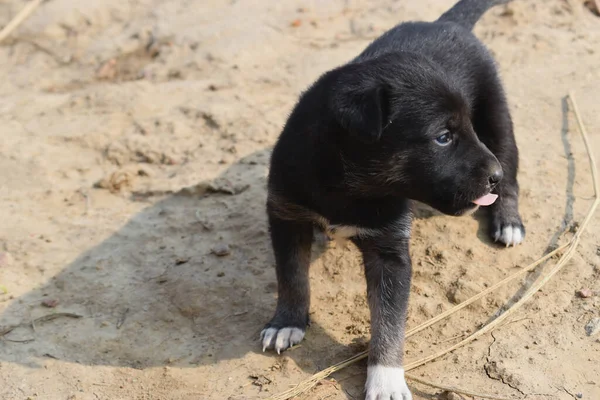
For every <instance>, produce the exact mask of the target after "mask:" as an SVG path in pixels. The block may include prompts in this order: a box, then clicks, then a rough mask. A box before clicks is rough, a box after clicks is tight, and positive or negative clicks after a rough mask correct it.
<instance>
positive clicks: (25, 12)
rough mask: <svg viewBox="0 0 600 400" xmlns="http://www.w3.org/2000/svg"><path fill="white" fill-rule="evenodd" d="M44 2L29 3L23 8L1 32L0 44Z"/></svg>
mask: <svg viewBox="0 0 600 400" xmlns="http://www.w3.org/2000/svg"><path fill="white" fill-rule="evenodd" d="M42 1H44V0H33V1H31V2H30V3H27V5H25V7H23V9H22V10H21V11H19V13H18V14H17V15H15V17H14V18H13V19H12V20H11V21H10V22H9V23H8V24H6V26H5V27H4V28H3V29H2V30H1V31H0V42H2V41H3V40H4V39H6V38H7V37H8V35H10V34H11V33H12V31H14V30H15V29H17V28H18V26H19V25H21V24H22V23H23V21H25V20H26V19H27V17H29V15H31V13H32V12H34V11H35V9H36V8H38V7H39V5H40V4H42Z"/></svg>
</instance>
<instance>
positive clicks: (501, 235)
mask: <svg viewBox="0 0 600 400" xmlns="http://www.w3.org/2000/svg"><path fill="white" fill-rule="evenodd" d="M523 237H524V235H523V230H522V229H521V228H520V227H518V226H515V225H508V226H505V227H504V228H502V229H498V230H497V231H496V232H495V233H494V240H495V241H496V242H501V243H504V244H505V245H506V247H508V246H516V245H518V244H520V243H521V242H522V241H523Z"/></svg>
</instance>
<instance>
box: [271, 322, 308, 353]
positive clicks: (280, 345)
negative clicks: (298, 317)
mask: <svg viewBox="0 0 600 400" xmlns="http://www.w3.org/2000/svg"><path fill="white" fill-rule="evenodd" d="M304 332H305V330H304V329H301V328H298V327H294V326H289V327H283V328H276V327H266V328H265V329H263V330H262V332H261V333H260V340H261V342H262V349H263V352H264V351H265V350H267V349H275V350H276V351H277V354H281V352H282V351H283V350H286V349H288V348H290V347H292V346H293V345H295V344H298V343H300V342H301V341H302V339H303V338H304Z"/></svg>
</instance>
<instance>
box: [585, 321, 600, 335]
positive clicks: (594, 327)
mask: <svg viewBox="0 0 600 400" xmlns="http://www.w3.org/2000/svg"><path fill="white" fill-rule="evenodd" d="M599 332H600V318H592V319H591V320H589V322H588V323H587V324H586V325H585V334H586V335H588V336H594V335H596V334H597V333H599Z"/></svg>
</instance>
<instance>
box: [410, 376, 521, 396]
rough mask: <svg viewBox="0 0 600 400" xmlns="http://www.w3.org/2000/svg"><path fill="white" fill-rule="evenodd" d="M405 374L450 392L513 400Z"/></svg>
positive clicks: (414, 379) (417, 380)
mask: <svg viewBox="0 0 600 400" xmlns="http://www.w3.org/2000/svg"><path fill="white" fill-rule="evenodd" d="M404 376H406V378H408V379H410V380H411V381H415V382H418V383H421V384H423V385H426V386H431V387H434V388H436V389H442V390H447V391H449V392H454V393H459V394H466V395H467V396H473V397H481V398H483V399H492V400H512V399H511V398H510V397H500V396H494V395H491V394H485V393H478V392H473V391H471V390H467V389H461V388H457V387H454V386H443V385H439V384H437V383H434V382H430V381H426V380H425V379H422V378H419V377H417V376H414V375H412V374H405V375H404Z"/></svg>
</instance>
